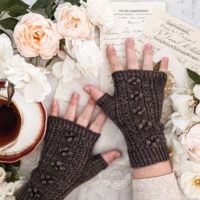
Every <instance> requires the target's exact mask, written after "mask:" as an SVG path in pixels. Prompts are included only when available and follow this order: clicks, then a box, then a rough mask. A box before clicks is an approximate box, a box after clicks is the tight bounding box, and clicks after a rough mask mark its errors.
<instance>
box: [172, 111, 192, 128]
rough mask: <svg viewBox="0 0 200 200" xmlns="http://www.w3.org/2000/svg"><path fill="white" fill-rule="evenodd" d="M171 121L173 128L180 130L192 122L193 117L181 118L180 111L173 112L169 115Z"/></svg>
mask: <svg viewBox="0 0 200 200" xmlns="http://www.w3.org/2000/svg"><path fill="white" fill-rule="evenodd" d="M171 119H172V122H173V124H174V127H175V128H178V129H180V130H181V131H182V132H184V131H185V129H186V128H187V127H188V126H189V125H190V124H191V123H192V121H193V117H192V116H191V117H188V118H183V117H182V116H181V115H180V113H178V112H175V113H173V114H172V115H171Z"/></svg>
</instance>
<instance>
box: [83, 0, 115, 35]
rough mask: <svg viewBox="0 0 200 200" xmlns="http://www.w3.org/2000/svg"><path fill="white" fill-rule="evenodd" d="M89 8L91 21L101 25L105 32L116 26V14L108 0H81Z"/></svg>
mask: <svg viewBox="0 0 200 200" xmlns="http://www.w3.org/2000/svg"><path fill="white" fill-rule="evenodd" d="M81 3H82V5H84V6H85V7H86V9H87V13H88V16H89V18H90V20H91V22H92V23H93V24H94V25H96V26H99V28H100V29H101V31H102V32H103V33H107V32H109V31H110V30H111V29H112V28H113V26H114V14H113V12H112V8H111V5H110V2H109V1H108V0H87V3H85V2H83V1H81Z"/></svg>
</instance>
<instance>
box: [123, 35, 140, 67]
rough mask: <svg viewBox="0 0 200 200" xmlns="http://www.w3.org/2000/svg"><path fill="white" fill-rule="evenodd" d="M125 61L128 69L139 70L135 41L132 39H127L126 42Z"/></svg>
mask: <svg viewBox="0 0 200 200" xmlns="http://www.w3.org/2000/svg"><path fill="white" fill-rule="evenodd" d="M126 59H127V66H128V69H139V64H138V61H137V56H136V51H135V40H134V39H133V38H128V39H127V40H126Z"/></svg>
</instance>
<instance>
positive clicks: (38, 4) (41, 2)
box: [31, 0, 56, 10]
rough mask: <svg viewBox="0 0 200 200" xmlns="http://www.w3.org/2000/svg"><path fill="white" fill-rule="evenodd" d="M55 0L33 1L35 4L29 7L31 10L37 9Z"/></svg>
mask: <svg viewBox="0 0 200 200" xmlns="http://www.w3.org/2000/svg"><path fill="white" fill-rule="evenodd" d="M55 1H56V0H38V1H36V2H35V4H33V6H32V7H31V9H32V10H37V9H40V8H44V9H45V8H46V7H48V6H49V5H52V4H53V3H54V2H55Z"/></svg>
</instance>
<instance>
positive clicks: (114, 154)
mask: <svg viewBox="0 0 200 200" xmlns="http://www.w3.org/2000/svg"><path fill="white" fill-rule="evenodd" d="M101 156H102V158H103V159H104V160H105V161H106V162H107V163H108V164H111V163H112V162H113V161H114V160H116V159H117V158H120V157H121V156H122V153H121V152H120V151H117V150H111V151H108V152H106V153H103V154H102V155H101Z"/></svg>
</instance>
